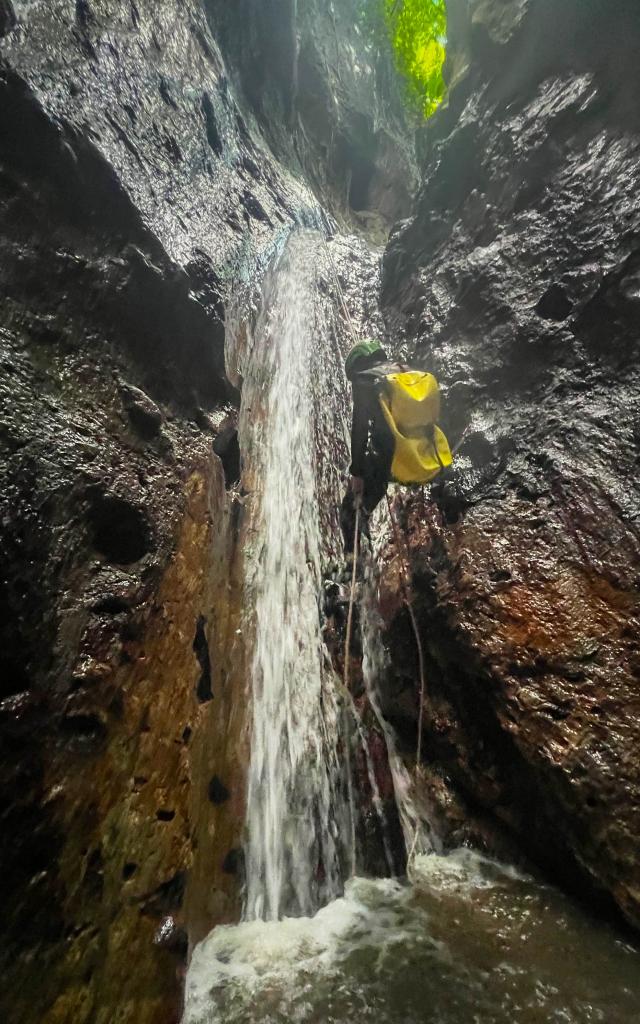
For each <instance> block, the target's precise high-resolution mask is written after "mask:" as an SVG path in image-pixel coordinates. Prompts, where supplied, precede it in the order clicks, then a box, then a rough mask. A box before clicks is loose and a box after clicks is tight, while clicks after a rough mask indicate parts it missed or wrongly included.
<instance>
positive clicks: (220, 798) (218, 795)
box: [207, 775, 231, 805]
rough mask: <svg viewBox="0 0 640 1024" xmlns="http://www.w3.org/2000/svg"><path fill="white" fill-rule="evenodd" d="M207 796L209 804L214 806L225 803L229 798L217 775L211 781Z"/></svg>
mask: <svg viewBox="0 0 640 1024" xmlns="http://www.w3.org/2000/svg"><path fill="white" fill-rule="evenodd" d="M207 794H208V796H209V800H210V801H211V803H212V804H216V805H217V804H223V803H225V802H226V801H227V800H228V799H229V797H230V796H231V794H230V793H229V790H228V789H227V787H226V786H225V784H224V782H222V780H221V779H219V778H218V776H217V775H214V776H213V778H212V779H211V781H210V783H209V786H208V789H207Z"/></svg>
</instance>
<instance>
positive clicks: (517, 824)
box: [382, 0, 640, 925]
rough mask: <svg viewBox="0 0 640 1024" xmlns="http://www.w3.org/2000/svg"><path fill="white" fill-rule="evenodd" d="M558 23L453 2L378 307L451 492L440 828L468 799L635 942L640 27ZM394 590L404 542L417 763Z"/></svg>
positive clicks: (439, 730) (402, 693)
mask: <svg viewBox="0 0 640 1024" xmlns="http://www.w3.org/2000/svg"><path fill="white" fill-rule="evenodd" d="M498 8H499V11H498ZM561 8H562V9H561V10H560V9H559V7H558V5H556V4H552V3H549V2H546V0H531V2H529V3H528V4H526V3H525V4H522V3H520V4H516V3H509V4H501V5H497V4H493V5H492V4H484V3H476V4H471V5H470V7H469V9H468V11H467V8H466V5H463V4H457V3H454V2H453V0H452V2H451V4H450V14H451V19H450V25H451V31H452V36H451V40H450V44H451V51H450V69H451V71H452V73H453V74H454V79H455V75H456V74H457V75H458V80H457V82H456V83H455V84H454V88H453V89H452V92H451V95H450V100H449V105H448V107H447V108H446V109H443V110H442V111H441V112H440V113H439V114H438V115H437V116H436V118H435V119H434V120H433V121H432V122H430V124H429V125H428V127H427V129H426V130H425V138H424V139H423V142H422V150H423V157H422V159H423V167H422V186H421V189H420V192H419V196H418V200H417V205H416V210H415V213H414V215H413V216H412V217H411V218H410V219H409V220H407V221H405V222H404V223H402V224H401V225H399V226H398V228H397V230H396V231H395V233H394V234H393V236H392V238H391V240H390V243H389V246H388V248H387V252H386V256H385V265H384V281H383V301H384V303H385V313H386V316H387V325H388V330H389V333H390V335H392V336H397V337H401V338H402V344H401V349H402V350H403V351H404V352H406V353H408V354H409V355H410V356H411V358H412V359H419V360H421V361H423V362H424V364H425V365H426V366H428V368H429V369H431V370H433V371H434V372H435V373H436V375H437V376H438V377H439V378H440V380H441V381H442V383H443V385H444V386H445V402H444V405H445V409H446V419H447V422H446V429H447V430H448V432H449V435H450V437H451V440H452V442H454V443H456V442H458V441H459V439H460V438H463V441H462V445H461V447H460V451H459V456H458V470H457V474H458V486H459V493H458V495H457V496H456V495H454V496H453V497H451V496H449V497H446V496H444V497H443V496H442V495H441V496H440V497H439V498H438V499H437V501H436V504H435V505H432V504H431V503H430V502H429V500H427V502H426V504H423V499H422V498H421V497H420V495H417V496H414V497H409V498H408V499H407V501H406V503H405V505H404V506H403V507H402V508H399V509H398V516H399V518H400V520H401V521H402V522H404V523H405V525H406V526H407V529H408V536H409V544H410V557H411V564H412V570H413V574H414V582H415V602H416V608H417V611H418V614H419V617H420V623H421V630H422V635H423V637H424V641H425V645H426V648H427V653H428V673H427V677H428V687H429V701H428V706H427V710H426V713H425V721H424V725H425V760H426V766H425V770H426V773H427V775H428V776H429V777H430V778H431V780H432V781H431V785H432V788H434V789H437V788H438V787H440V790H441V793H440V798H441V800H440V802H441V805H442V807H443V811H444V817H445V819H446V817H447V801H448V800H449V799H450V800H451V806H452V807H453V806H454V805H455V807H458V809H459V807H460V803H459V801H460V800H461V801H462V806H463V807H464V808H465V810H466V813H472V814H476V815H477V816H478V819H479V820H485V821H486V819H487V815H488V817H489V819H492V820H493V821H494V822H498V823H499V825H500V826H501V828H502V831H503V832H505V833H506V835H507V836H510V837H511V839H513V838H514V837H516V839H517V841H518V843H519V844H520V846H521V848H522V849H524V850H525V851H526V852H527V853H528V854H530V855H531V856H533V857H534V859H535V860H537V862H538V863H541V864H543V865H544V866H545V867H546V869H547V870H549V871H550V872H551V873H552V874H553V875H554V877H556V878H561V879H563V881H564V882H565V884H567V885H569V886H571V887H573V888H574V889H577V890H582V891H585V890H586V891H588V892H590V893H591V894H592V895H593V893H594V892H599V893H601V894H602V896H603V900H604V901H605V902H606V900H607V899H608V900H612V901H613V902H615V904H616V905H617V907H618V908H619V909H620V910H621V911H622V913H623V914H624V915H625V917H626V918H627V920H629V921H630V922H633V923H634V924H636V925H637V924H638V923H640V901H639V895H638V894H639V892H640V874H639V864H640V848H639V846H638V842H639V840H638V836H639V835H640V819H639V818H638V808H639V807H640V802H639V796H640V761H639V759H638V750H639V749H640V746H639V740H640V715H639V712H640V707H639V704H638V680H639V675H638V671H639V667H638V622H639V620H638V616H639V614H640V580H639V578H638V567H639V565H640V558H639V555H640V551H639V542H640V535H639V534H638V520H639V516H640V492H639V490H638V484H637V476H638V460H639V440H640V438H639V435H638V429H637V422H638V412H639V408H640V378H639V376H638V360H637V344H638V330H639V328H640V315H639V309H640V307H638V305H637V299H636V297H635V296H636V291H637V287H636V285H637V281H636V278H637V268H638V265H639V263H638V261H639V260H640V249H639V248H638V238H639V237H640V235H639V232H640V220H639V217H638V206H637V202H636V198H635V197H636V196H637V192H638V187H639V185H640V178H639V174H640V119H639V117H638V110H637V104H636V103H635V101H634V99H633V97H634V96H635V95H636V94H637V90H638V86H639V85H640V80H639V75H638V65H637V60H636V54H637V48H638V43H639V41H640V17H639V13H640V12H639V11H638V8H637V5H636V4H634V3H631V2H623V3H620V4H618V5H616V9H615V13H614V12H613V11H612V10H611V5H609V4H606V3H602V2H594V3H591V4H589V5H585V4H583V3H578V2H567V3H565V4H562V5H561ZM464 68H466V69H467V70H466V73H461V69H464ZM427 499H428V496H427ZM397 571H398V558H397V555H396V553H395V552H394V551H393V548H392V547H390V548H389V551H388V565H387V573H386V586H385V588H383V596H382V599H383V606H384V608H385V614H386V616H387V622H388V641H389V643H390V646H391V654H392V660H393V663H394V672H393V673H392V675H391V676H390V678H389V679H388V681H387V687H386V693H385V704H386V711H387V713H388V714H389V715H390V717H391V718H392V720H393V721H394V722H395V723H396V725H397V727H398V729H399V730H400V732H401V735H402V736H403V738H404V742H405V745H406V749H407V751H408V752H409V755H410V751H411V750H413V751H415V724H416V708H417V696H416V665H415V653H414V652H415V645H413V647H412V642H411V635H410V632H409V627H408V622H407V620H406V614H405V612H404V611H403V609H402V607H401V605H400V603H399V602H398V598H397V594H396V587H397ZM447 790H448V792H449V793H450V794H452V795H451V797H448V796H447V795H446V792H447ZM454 809H455V808H454ZM456 815H458V817H457V819H456ZM459 818H460V816H459V812H458V811H455V813H452V815H451V819H452V821H453V825H452V827H454V829H455V828H458V827H459V824H460V821H459ZM454 819H456V820H457V824H456V820H454ZM487 842H488V843H489V845H490V844H491V840H488V841H487Z"/></svg>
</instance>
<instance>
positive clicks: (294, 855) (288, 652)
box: [240, 233, 352, 920]
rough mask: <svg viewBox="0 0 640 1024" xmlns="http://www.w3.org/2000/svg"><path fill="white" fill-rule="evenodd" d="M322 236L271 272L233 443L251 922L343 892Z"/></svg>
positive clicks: (301, 910) (248, 355)
mask: <svg viewBox="0 0 640 1024" xmlns="http://www.w3.org/2000/svg"><path fill="white" fill-rule="evenodd" d="M319 245H320V239H319V237H318V236H316V235H312V234H309V233H300V234H296V235H293V236H292V237H291V238H290V240H289V241H288V243H287V245H286V247H285V249H284V251H283V253H282V254H281V256H280V257H279V259H278V260H277V262H276V265H275V267H274V268H273V269H272V271H271V272H270V273H269V274H268V275H267V278H266V280H265V284H264V287H263V293H262V302H261V309H260V313H259V316H258V318H257V322H256V324H255V326H254V328H253V330H252V332H251V336H250V337H249V338H248V339H246V338H245V339H244V340H243V345H244V346H245V353H244V362H245V365H244V366H243V367H242V375H243V388H242V409H243V411H242V415H241V423H240V444H241V450H242V451H243V456H244V457H245V458H246V460H247V463H248V474H247V473H245V477H247V476H248V477H249V478H250V479H249V481H248V485H249V489H250V490H251V489H252V487H251V482H254V486H255V489H256V494H255V496H254V497H253V498H252V501H253V502H254V522H255V542H254V543H253V545H252V548H251V550H250V551H248V552H247V556H246V603H247V606H248V607H253V608H254V609H255V623H254V627H253V628H254V646H253V661H252V666H251V682H252V704H253V711H252V736H251V760H250V767H249V781H248V806H247V842H246V851H245V852H246V875H247V895H246V905H245V915H244V916H245V917H246V918H247V919H255V918H264V919H268V920H277V919H278V918H280V917H282V916H283V914H285V913H287V914H294V915H303V914H310V913H313V912H314V911H315V910H316V909H317V908H318V906H320V905H321V904H322V903H323V902H326V901H327V900H328V899H330V898H332V897H333V896H335V895H337V894H338V893H339V892H340V891H341V885H342V871H341V865H340V841H339V836H340V835H349V834H351V831H352V830H351V828H350V827H349V826H348V824H347V828H346V830H345V820H347V822H348V812H347V809H346V807H345V806H344V800H343V798H342V793H343V791H344V788H345V787H344V785H343V783H342V780H341V764H340V758H339V757H338V753H337V745H338V741H339V721H340V714H339V709H338V704H337V700H336V696H335V692H334V685H333V679H332V676H331V673H330V672H329V671H327V670H326V667H325V661H326V658H325V654H324V648H323V641H322V636H321V623H320V612H319V607H318V595H319V594H320V593H321V576H320V549H321V537H320V527H319V520H318V515H319V511H318V510H319V494H318V480H317V474H316V440H315V439H316V425H315V409H314V404H315V403H314V391H315V390H323V389H324V384H325V382H324V381H323V376H326V375H328V373H329V372H330V371H329V368H328V366H327V363H326V359H324V360H323V358H320V357H319V358H316V353H318V352H319V350H320V348H321V343H320V342H321V339H319V338H318V337H317V336H316V333H315V332H316V325H315V321H314V307H315V263H316V261H317V259H318V250H319Z"/></svg>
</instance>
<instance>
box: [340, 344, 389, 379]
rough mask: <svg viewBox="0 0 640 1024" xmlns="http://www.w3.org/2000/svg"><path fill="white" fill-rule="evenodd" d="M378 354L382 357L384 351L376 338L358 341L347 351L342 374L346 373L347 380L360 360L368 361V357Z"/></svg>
mask: <svg viewBox="0 0 640 1024" xmlns="http://www.w3.org/2000/svg"><path fill="white" fill-rule="evenodd" d="M376 352H379V353H380V354H381V355H384V349H383V347H382V345H381V344H380V342H379V341H378V340H377V338H367V340H366V341H359V342H358V344H357V345H354V346H353V348H351V349H350V350H349V354H348V356H347V358H346V359H345V362H344V372H345V373H346V375H347V377H348V379H349V380H351V377H352V375H353V372H354V369H355V367H356V364H357V363H358V362H360V360H361V359H368V358H369V356H372V355H374V354H375V353H376Z"/></svg>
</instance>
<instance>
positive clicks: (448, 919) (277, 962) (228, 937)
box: [184, 849, 640, 1024]
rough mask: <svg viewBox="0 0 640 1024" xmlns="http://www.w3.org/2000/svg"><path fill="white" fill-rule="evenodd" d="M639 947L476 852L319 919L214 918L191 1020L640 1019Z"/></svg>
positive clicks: (367, 884)
mask: <svg viewBox="0 0 640 1024" xmlns="http://www.w3.org/2000/svg"><path fill="white" fill-rule="evenodd" d="M639 968H640V955H639V954H638V952H637V950H634V949H632V948H631V947H630V946H628V945H626V944H624V943H622V942H620V941H619V940H616V937H615V935H614V934H612V933H611V932H610V931H609V929H608V928H607V927H606V926H604V925H598V924H597V923H595V922H593V921H592V920H590V919H588V918H585V917H584V915H583V914H582V913H581V912H580V911H578V910H577V909H576V908H575V907H573V906H572V905H571V903H570V902H569V901H568V900H566V899H565V898H564V897H562V896H561V895H560V894H559V893H557V892H555V891H554V890H553V889H551V888H550V887H548V886H543V885H540V884H539V883H538V882H536V881H535V880H534V879H533V878H531V877H529V876H527V875H524V874H521V873H520V872H518V871H516V870H515V869H514V868H511V867H508V866H505V865H503V864H499V863H498V862H496V861H493V860H491V859H489V858H487V857H484V856H481V855H480V854H477V853H473V852H472V851H470V850H465V849H461V850H456V851H454V852H453V853H451V854H450V855H449V856H447V857H443V856H439V855H437V854H430V855H423V856H419V857H417V858H416V861H415V874H414V884H413V885H410V886H409V885H401V884H400V883H399V882H397V881H395V880H391V879H363V878H354V879H352V880H351V881H350V882H348V883H347V885H346V887H345V894H344V896H343V897H342V898H339V899H336V900H334V902H333V903H331V904H329V906H327V907H324V908H323V909H322V910H320V911H319V912H318V913H317V914H316V915H315V917H309V918H296V919H292V918H287V919H285V920H283V921H277V922H271V921H269V922H265V921H252V922H245V923H244V924H240V925H237V926H227V927H222V928H218V929H216V930H215V931H214V932H212V934H211V935H210V936H209V937H208V938H207V939H206V940H205V941H204V942H203V943H201V944H200V946H198V947H197V949H196V951H195V953H194V957H193V962H192V965H191V968H190V971H189V978H188V982H187V1005H186V1011H185V1020H184V1024H223V1022H224V1024H290V1022H291V1021H294V1022H297V1024H319V1022H321V1021H325V1020H331V1021H334V1022H337V1024H360V1022H361V1021H363V1020H364V1021H369V1020H371V1021H376V1022H382V1024H423V1022H424V1021H427V1020H428V1021H434V1022H438V1024H472V1022H477V1024H532V1022H534V1021H535V1022H538V1021H553V1022H557V1024H611V1022H614V1021H615V1024H635V1022H636V1020H637V1006H638V997H639V996H640V969H639Z"/></svg>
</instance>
